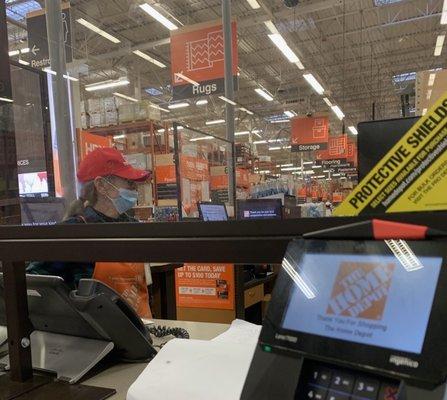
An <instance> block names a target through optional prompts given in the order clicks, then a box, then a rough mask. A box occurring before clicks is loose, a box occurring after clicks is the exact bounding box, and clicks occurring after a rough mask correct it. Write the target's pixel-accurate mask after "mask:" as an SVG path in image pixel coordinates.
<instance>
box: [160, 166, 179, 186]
mask: <svg viewBox="0 0 447 400" xmlns="http://www.w3.org/2000/svg"><path fill="white" fill-rule="evenodd" d="M155 179H156V181H157V184H160V183H176V182H177V180H176V178H175V165H158V166H156V167H155Z"/></svg>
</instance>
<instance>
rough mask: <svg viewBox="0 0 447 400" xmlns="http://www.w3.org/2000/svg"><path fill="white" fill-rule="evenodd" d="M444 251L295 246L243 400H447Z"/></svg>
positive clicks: (336, 243)
mask: <svg viewBox="0 0 447 400" xmlns="http://www.w3.org/2000/svg"><path fill="white" fill-rule="evenodd" d="M446 259H447V242H446V241H445V240H439V241H413V240H410V241H406V240H327V239H299V240H296V241H293V242H291V243H290V245H289V247H288V250H287V253H286V255H285V258H284V260H283V264H282V270H281V273H280V274H279V277H278V281H277V284H276V287H275V290H274V293H273V294H272V300H271V303H270V306H269V309H268V312H267V316H266V319H265V321H264V325H263V328H262V332H261V335H260V338H259V343H258V346H257V349H256V351H255V354H254V357H253V360H252V363H251V366H250V370H249V373H248V377H247V380H246V382H245V386H244V389H243V393H242V396H241V399H244V400H247V399H256V400H262V399H282V400H288V399H290V400H292V399H294V400H307V399H311V400H443V399H444V400H447V395H446V385H445V382H446V377H447V270H446V267H447V265H446Z"/></svg>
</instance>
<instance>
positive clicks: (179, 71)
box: [171, 20, 238, 100]
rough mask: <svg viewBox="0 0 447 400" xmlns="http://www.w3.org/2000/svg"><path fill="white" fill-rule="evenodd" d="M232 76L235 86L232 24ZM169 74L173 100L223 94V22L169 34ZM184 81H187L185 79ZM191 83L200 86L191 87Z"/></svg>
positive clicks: (234, 33)
mask: <svg viewBox="0 0 447 400" xmlns="http://www.w3.org/2000/svg"><path fill="white" fill-rule="evenodd" d="M232 45H233V77H234V80H235V83H236V85H235V86H237V72H238V46H237V25H236V22H235V21H234V22H233V23H232ZM171 73H172V87H173V97H174V100H178V99H186V98H190V97H197V96H206V95H211V94H218V93H224V90H225V82H224V76H225V71H224V40H223V29H222V21H221V20H217V21H210V22H205V23H200V24H196V25H189V26H185V27H183V28H180V29H176V30H174V31H171ZM185 78H186V79H185ZM191 81H193V82H198V83H199V85H194V84H191Z"/></svg>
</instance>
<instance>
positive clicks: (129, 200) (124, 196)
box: [107, 181, 138, 214]
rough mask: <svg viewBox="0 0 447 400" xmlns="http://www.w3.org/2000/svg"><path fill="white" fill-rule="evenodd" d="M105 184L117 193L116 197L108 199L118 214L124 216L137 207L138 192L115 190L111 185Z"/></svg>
mask: <svg viewBox="0 0 447 400" xmlns="http://www.w3.org/2000/svg"><path fill="white" fill-rule="evenodd" d="M107 182H108V183H109V184H110V185H112V186H113V187H114V188H115V189H116V190H118V192H119V196H118V197H116V198H114V199H112V198H111V197H109V199H110V201H111V202H112V203H113V205H114V206H115V208H116V211H118V213H119V214H124V213H125V212H127V211H129V210H130V209H132V208H134V207H135V206H136V205H137V200H138V192H137V191H136V190H129V189H123V188H117V187H116V186H115V185H114V184H113V183H110V182H109V181H107Z"/></svg>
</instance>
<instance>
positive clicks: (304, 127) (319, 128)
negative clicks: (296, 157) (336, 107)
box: [290, 117, 329, 152]
mask: <svg viewBox="0 0 447 400" xmlns="http://www.w3.org/2000/svg"><path fill="white" fill-rule="evenodd" d="M328 139H329V118H328V117H304V118H293V119H292V134H291V143H290V144H291V146H292V151H294V152H300V151H316V150H326V149H327V146H328V144H327V143H328Z"/></svg>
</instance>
